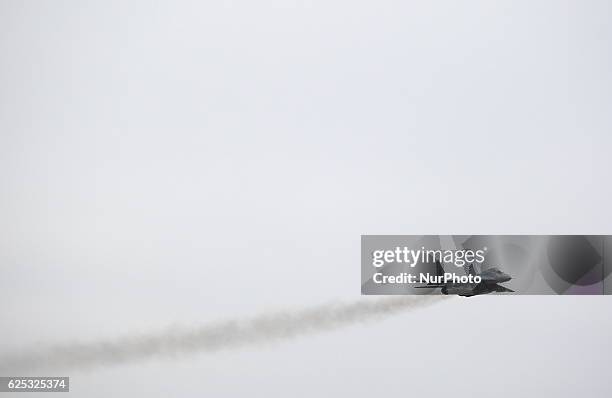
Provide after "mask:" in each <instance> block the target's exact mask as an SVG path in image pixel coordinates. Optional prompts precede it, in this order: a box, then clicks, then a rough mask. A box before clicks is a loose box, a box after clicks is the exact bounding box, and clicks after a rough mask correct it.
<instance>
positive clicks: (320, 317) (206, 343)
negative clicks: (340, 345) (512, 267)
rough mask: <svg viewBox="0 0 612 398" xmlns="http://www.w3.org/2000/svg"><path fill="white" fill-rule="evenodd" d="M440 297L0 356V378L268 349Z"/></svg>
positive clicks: (335, 306)
mask: <svg viewBox="0 0 612 398" xmlns="http://www.w3.org/2000/svg"><path fill="white" fill-rule="evenodd" d="M441 298H442V297H440V296H412V297H406V296H399V297H392V298H385V299H362V300H360V301H357V302H353V303H344V304H343V303H329V304H325V305H320V306H317V307H311V308H306V309H301V310H294V311H285V312H276V313H270V314H262V315H259V316H255V317H252V318H249V319H236V320H228V321H223V322H218V323H211V324H208V325H203V326H201V327H198V328H193V329H184V330H176V329H172V330H168V331H165V332H164V331H162V332H158V333H151V334H147V335H141V336H127V337H122V338H117V339H114V340H107V341H98V342H91V343H73V344H65V345H57V346H49V347H47V348H43V349H40V350H35V351H31V352H22V353H13V354H9V355H0V373H7V372H13V373H14V372H17V371H22V372H28V371H34V370H39V369H50V370H58V369H62V370H64V369H84V368H91V367H95V366H109V365H116V364H121V363H126V362H132V361H139V360H145V359H148V358H165V357H174V356H180V355H185V354H192V353H196V352H214V351H218V350H224V349H231V348H237V347H241V346H245V345H261V344H269V343H273V342H276V341H279V340H283V339H289V338H294V337H297V336H300V335H306V334H310V333H316V332H323V331H327V330H332V329H336V328H339V327H342V326H348V325H351V324H354V323H360V322H365V321H370V320H373V319H377V318H381V317H385V316H388V315H391V314H394V313H398V312H402V311H407V310H411V309H415V308H421V307H424V306H427V305H429V304H432V303H435V302H438V301H439V300H440V299H441Z"/></svg>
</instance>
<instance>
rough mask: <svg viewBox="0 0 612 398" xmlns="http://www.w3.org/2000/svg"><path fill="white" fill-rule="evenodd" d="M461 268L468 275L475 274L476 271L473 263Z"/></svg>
mask: <svg viewBox="0 0 612 398" xmlns="http://www.w3.org/2000/svg"><path fill="white" fill-rule="evenodd" d="M463 269H464V270H465V274H466V275H468V276H470V275H473V276H476V271H475V270H474V264H469V265H464V266H463Z"/></svg>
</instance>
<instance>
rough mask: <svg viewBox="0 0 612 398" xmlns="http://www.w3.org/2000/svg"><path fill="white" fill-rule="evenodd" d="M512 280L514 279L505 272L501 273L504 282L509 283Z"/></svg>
mask: <svg viewBox="0 0 612 398" xmlns="http://www.w3.org/2000/svg"><path fill="white" fill-rule="evenodd" d="M510 279H512V277H511V276H510V275H508V274H506V273H505V272H502V273H501V281H502V282H508V281H509V280H510Z"/></svg>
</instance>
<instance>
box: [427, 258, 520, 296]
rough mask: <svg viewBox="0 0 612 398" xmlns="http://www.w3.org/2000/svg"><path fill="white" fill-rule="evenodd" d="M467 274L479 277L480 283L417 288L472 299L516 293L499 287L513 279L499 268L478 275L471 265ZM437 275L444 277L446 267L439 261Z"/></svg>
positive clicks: (432, 285)
mask: <svg viewBox="0 0 612 398" xmlns="http://www.w3.org/2000/svg"><path fill="white" fill-rule="evenodd" d="M465 273H466V274H467V275H468V276H469V275H472V276H479V277H480V282H479V283H453V282H447V283H441V284H427V285H425V286H416V287H417V288H421V289H424V288H434V289H436V288H441V289H440V292H441V293H442V294H456V295H458V296H464V297H471V296H476V295H479V294H488V293H493V292H496V293H509V292H514V290H511V289H508V288H507V287H505V286H501V285H499V283H503V282H508V281H509V280H510V279H512V277H511V276H510V275H508V274H506V273H504V272H502V271H501V270H499V269H498V268H495V267H491V268H488V269H486V270H484V271H482V272H481V273H480V274H477V273H476V271H475V270H474V265H473V264H470V265H469V266H466V267H465ZM436 274H437V275H438V276H443V275H444V267H442V264H440V262H439V261H436Z"/></svg>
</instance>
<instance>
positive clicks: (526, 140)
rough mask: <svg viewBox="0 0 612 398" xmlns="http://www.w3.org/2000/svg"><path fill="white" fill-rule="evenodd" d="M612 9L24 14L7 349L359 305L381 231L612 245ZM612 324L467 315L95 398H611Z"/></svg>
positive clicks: (496, 308)
mask: <svg viewBox="0 0 612 398" xmlns="http://www.w3.org/2000/svg"><path fill="white" fill-rule="evenodd" d="M611 17H612V5H611V3H610V2H609V1H577V0H575V1H540V0H538V1H533V0H530V1H516V0H515V1H495V2H493V1H463V2H456V1H433V2H431V1H386V0H382V1H376V2H373V1H368V2H366V1H329V0H327V1H288V0H283V1H281V0H278V1H267V0H264V1H225V2H223V1H217V2H212V1H210V2H203V1H191V2H188V1H164V2H160V1H157V2H150V1H53V2H51V1H48V2H43V1H18V0H14V1H7V0H0V314H1V315H0V352H4V351H8V350H11V351H15V350H20V349H22V348H24V347H28V346H29V345H30V344H33V343H37V342H38V343H53V342H57V341H61V342H65V341H68V342H70V341H75V340H79V341H93V340H95V339H96V338H103V337H112V336H117V335H124V334H129V333H138V332H143V331H145V332H146V331H151V330H157V329H159V328H165V327H167V326H168V325H173V324H177V325H199V324H203V323H206V322H209V321H213V320H218V319H225V318H233V317H239V316H244V315H249V314H253V313H260V312H263V311H268V310H275V309H278V308H291V307H293V306H298V307H302V306H308V305H312V304H319V303H323V302H326V301H328V300H333V299H341V300H346V301H350V300H355V299H359V298H360V297H359V291H360V264H359V254H360V252H359V243H360V235H361V234H428V233H429V234H450V233H457V234H473V233H485V234H497V233H526V234H535V233H544V234H555V233H590V234H595V233H608V234H609V233H612V230H611V229H610V225H611V222H612V212H611V210H610V206H609V203H611V202H612V187H611V183H610V170H612V160H610V158H609V153H610V149H611V146H612V136H611V132H612V114H611V113H610V110H611V109H612V74H611V72H610V71H612V27H611V25H610V19H611ZM611 309H612V303H611V302H610V300H609V298H608V297H590V298H583V297H519V296H511V297H478V298H474V299H470V300H465V299H454V300H449V301H448V302H445V303H442V304H439V305H436V306H434V307H431V308H427V309H425V310H422V311H417V312H414V313H407V314H405V315H401V316H398V317H394V318H392V319H389V320H386V321H384V322H377V323H375V324H370V325H367V326H359V327H355V328H348V329H343V330H340V331H337V332H333V333H328V334H322V335H317V336H312V337H306V338H303V339H299V340H296V341H293V342H286V343H283V344H280V345H277V346H270V347H266V348H251V349H241V350H237V351H232V352H225V353H219V354H215V355H212V356H211V355H200V356H195V357H192V358H188V359H182V360H177V361H153V362H147V363H135V364H132V365H127V366H121V367H115V368H108V369H100V370H97V371H95V372H90V373H83V372H71V373H70V374H69V376H71V391H72V395H74V396H87V397H108V396H111V395H112V396H116V397H119V396H126V397H128V396H130V397H133V396H139V395H140V396H147V397H149V396H151V397H167V396H170V395H172V396H214V397H226V396H228V397H229V396H245V395H249V396H262V397H263V396H295V397H298V396H303V397H312V396H338V395H350V396H354V397H368V396H374V395H376V396H392V397H395V396H398V397H399V396H401V397H417V396H432V394H433V395H434V396H442V395H445V394H453V396H457V397H481V396H482V397H484V396H490V394H491V391H495V395H496V396H500V397H515V396H525V395H533V396H553V395H554V396H557V397H573V396H576V395H581V396H591V397H604V396H608V395H609V383H606V380H607V376H609V367H608V366H609V363H608V361H607V360H608V359H609V358H610V357H611V355H612V349H611V348H610V347H611V345H610V343H609V336H610V332H611V331H612V319H611V318H610V310H611ZM56 373H57V374H56V375H57V376H63V375H65V374H64V373H62V371H58V372H56ZM606 390H607V391H606ZM20 396H21V395H20ZM26 396H27V395H26Z"/></svg>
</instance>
